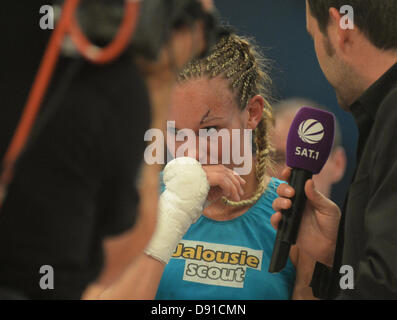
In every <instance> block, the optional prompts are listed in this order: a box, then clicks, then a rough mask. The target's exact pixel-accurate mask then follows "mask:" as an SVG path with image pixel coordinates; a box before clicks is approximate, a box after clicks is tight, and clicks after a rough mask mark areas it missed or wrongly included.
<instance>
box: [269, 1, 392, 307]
mask: <svg viewBox="0 0 397 320" xmlns="http://www.w3.org/2000/svg"><path fill="white" fill-rule="evenodd" d="M344 5H349V6H350V7H344V8H342V7H343V6H344ZM306 6H307V30H308V32H309V34H310V35H311V36H312V38H313V41H314V47H315V50H316V53H317V57H318V61H319V63H320V66H321V68H322V70H323V72H324V74H325V76H326V78H327V79H328V81H329V82H330V84H331V85H332V86H333V87H334V89H335V92H336V95H337V98H338V101H339V104H340V106H341V107H342V108H343V109H344V110H346V111H348V112H351V113H352V114H353V116H354V118H355V121H356V123H357V126H358V129H359V134H360V136H359V142H358V150H357V168H356V172H355V175H354V178H353V181H352V183H351V185H350V188H349V192H348V195H347V197H346V201H345V205H344V208H343V211H342V218H340V216H341V215H340V210H339V208H338V207H337V206H336V205H335V204H334V203H332V202H331V201H330V200H328V199H327V198H325V197H324V196H323V195H322V194H321V193H319V192H318V191H317V190H316V189H315V186H314V183H313V181H312V180H309V181H308V182H307V183H306V185H305V192H306V195H307V197H308V204H307V206H306V209H305V212H304V216H303V220H302V224H301V229H300V234H299V237H298V241H297V245H298V246H299V247H300V249H301V250H304V251H306V252H307V253H309V254H310V255H311V256H312V258H313V259H315V260H316V261H317V264H316V268H315V271H314V274H313V279H312V288H313V292H314V294H315V295H316V296H317V297H320V298H326V299H330V298H331V299H332V298H337V299H382V298H383V299H393V298H394V299H395V298H397V255H396V253H397V197H396V195H397V183H396V179H397V148H396V145H395V139H394V137H395V128H396V127H397V109H396V106H397V20H396V16H397V2H396V1H394V0H383V1H379V0H350V1H346V0H342V1H340V0H307V1H306ZM346 9H348V10H349V11H350V12H349V13H348V12H347V11H346V14H344V13H342V14H341V12H345V11H344V10H346ZM353 19H354V22H353ZM289 173H290V171H289V170H286V171H285V172H284V179H288V177H289ZM278 193H279V196H280V198H278V199H276V200H275V202H274V204H273V207H274V208H275V210H276V211H278V212H277V213H276V214H275V215H274V216H273V217H272V223H273V225H274V226H276V225H277V224H278V222H279V221H280V219H281V213H280V210H283V209H287V208H289V207H290V206H291V202H290V201H289V199H288V198H291V197H292V196H293V194H294V190H293V189H292V188H291V187H288V186H287V185H286V184H283V185H282V186H281V187H280V188H279V190H278ZM338 230H339V231H338ZM344 266H345V267H344ZM346 266H347V267H346ZM342 267H343V268H342ZM346 270H350V273H351V275H352V276H353V280H352V282H351V283H350V284H349V286H347V287H346V286H343V285H341V284H344V281H341V280H346V279H345V278H343V279H341V273H342V276H343V275H344V273H345V272H346Z"/></svg>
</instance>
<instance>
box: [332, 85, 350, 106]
mask: <svg viewBox="0 0 397 320" xmlns="http://www.w3.org/2000/svg"><path fill="white" fill-rule="evenodd" d="M335 93H336V100H337V101H338V104H339V106H340V107H341V108H342V109H343V110H345V111H347V112H350V104H349V103H348V102H346V99H344V98H343V96H342V95H341V94H340V93H339V92H338V90H336V89H335Z"/></svg>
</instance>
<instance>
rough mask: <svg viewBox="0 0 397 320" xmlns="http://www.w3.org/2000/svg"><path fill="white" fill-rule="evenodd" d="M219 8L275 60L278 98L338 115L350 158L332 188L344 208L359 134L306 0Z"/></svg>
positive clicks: (234, 0)
mask: <svg viewBox="0 0 397 320" xmlns="http://www.w3.org/2000/svg"><path fill="white" fill-rule="evenodd" d="M215 4H216V6H217V8H218V10H219V12H220V14H221V16H222V19H223V20H224V21H225V22H228V23H230V24H231V25H232V26H233V27H234V28H235V29H236V31H237V33H239V34H241V35H245V36H249V37H254V38H255V39H256V42H257V44H258V45H259V46H261V47H262V48H264V49H265V51H264V53H265V55H266V56H267V57H268V58H270V59H271V60H273V71H272V74H271V76H272V79H273V81H274V96H275V98H276V99H277V100H284V99H288V98H293V97H302V98H309V99H311V100H314V101H316V102H317V103H318V104H319V105H322V106H325V107H327V108H328V109H330V110H331V111H332V112H333V113H334V114H335V115H336V117H337V119H338V120H339V123H340V126H341V130H342V136H343V146H344V148H345V151H346V155H347V159H348V166H347V171H346V174H345V177H344V178H343V179H342V180H341V182H339V183H338V184H336V185H335V186H334V188H333V189H332V199H333V200H334V201H335V202H336V203H338V204H339V205H340V206H341V205H342V204H343V200H344V196H345V194H346V192H347V186H348V184H349V182H350V179H351V176H352V174H353V170H354V166H355V158H356V154H355V150H356V143H357V139H358V132H357V129H356V125H355V124H354V120H353V117H352V116H351V115H350V114H349V113H347V112H345V111H343V110H342V109H341V108H340V107H339V106H338V103H337V101H336V97H335V93H334V90H333V88H332V87H331V86H330V85H329V83H328V82H327V80H326V79H325V77H324V75H323V73H322V71H321V69H320V67H319V65H318V62H317V58H316V54H315V52H314V47H313V41H312V40H311V38H310V37H309V35H308V34H307V32H306V8H305V1H303V0H282V1H278V0H247V1H241V0H215Z"/></svg>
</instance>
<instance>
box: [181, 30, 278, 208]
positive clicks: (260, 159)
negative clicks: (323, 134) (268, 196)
mask: <svg viewBox="0 0 397 320" xmlns="http://www.w3.org/2000/svg"><path fill="white" fill-rule="evenodd" d="M266 62H268V60H266V59H265V58H263V57H262V56H261V55H260V54H259V51H258V50H256V49H255V48H254V45H252V44H251V43H250V41H249V40H247V39H245V38H243V37H240V36H237V35H229V36H226V37H224V38H222V39H221V40H220V41H219V42H218V44H217V45H216V46H215V47H214V48H212V49H211V52H210V54H209V55H208V57H206V58H204V59H196V60H194V61H192V62H190V63H189V64H188V65H187V66H186V67H185V68H184V70H182V72H181V73H180V74H179V78H178V80H179V82H184V81H188V80H191V79H194V78H200V77H204V76H207V77H209V78H210V79H211V78H215V77H217V76H222V77H224V78H225V79H226V80H228V82H229V84H230V89H231V90H232V91H233V92H234V93H235V96H236V98H237V102H238V107H239V109H240V110H244V109H245V108H246V107H247V104H248V102H249V100H250V99H251V98H252V97H254V96H255V95H258V94H259V95H261V96H262V97H263V98H264V100H265V107H264V109H263V114H262V119H261V121H260V123H259V124H258V126H257V128H256V129H255V131H254V137H255V144H256V179H257V181H258V187H257V190H256V191H255V194H254V195H253V196H252V197H251V198H249V199H247V200H243V201H238V202H235V201H230V200H228V199H226V198H225V197H223V198H222V200H223V202H224V203H225V204H227V205H229V206H232V207H243V206H249V205H252V204H254V203H255V202H256V201H258V199H259V198H260V197H261V195H262V194H263V192H264V191H265V189H266V168H267V167H269V166H270V165H271V158H270V153H271V146H270V144H269V127H270V125H271V124H272V121H273V117H272V109H271V106H270V103H269V102H268V100H267V99H268V98H269V97H270V92H269V87H270V84H271V79H270V77H269V75H268V72H267V69H266V64H265V63H266Z"/></svg>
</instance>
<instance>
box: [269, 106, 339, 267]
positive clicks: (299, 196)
mask: <svg viewBox="0 0 397 320" xmlns="http://www.w3.org/2000/svg"><path fill="white" fill-rule="evenodd" d="M334 131H335V118H334V115H333V114H332V113H330V112H327V111H323V110H320V109H317V108H310V107H303V108H301V109H300V110H299V111H298V113H297V114H296V116H295V118H294V120H293V122H292V124H291V127H290V130H289V133H288V139H287V166H288V167H290V168H292V172H291V178H290V182H289V184H290V186H291V187H293V188H294V189H295V196H294V197H293V198H292V199H291V201H292V206H291V208H289V209H288V210H283V211H282V212H281V213H282V219H281V221H280V223H279V226H278V230H277V236H276V241H275V243H274V248H273V254H272V259H271V261H270V266H269V272H270V273H276V272H280V271H281V270H282V269H284V267H285V265H286V264H287V260H288V256H289V252H290V249H291V246H292V245H294V244H295V243H296V239H297V237H298V232H299V227H300V223H301V220H302V214H303V210H304V209H305V205H306V200H307V197H306V194H305V190H304V189H305V184H306V181H307V180H309V179H311V178H312V176H313V174H318V173H320V171H321V170H322V168H323V167H324V165H325V163H326V162H327V159H328V157H329V155H330V153H331V149H332V145H333V142H334Z"/></svg>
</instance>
